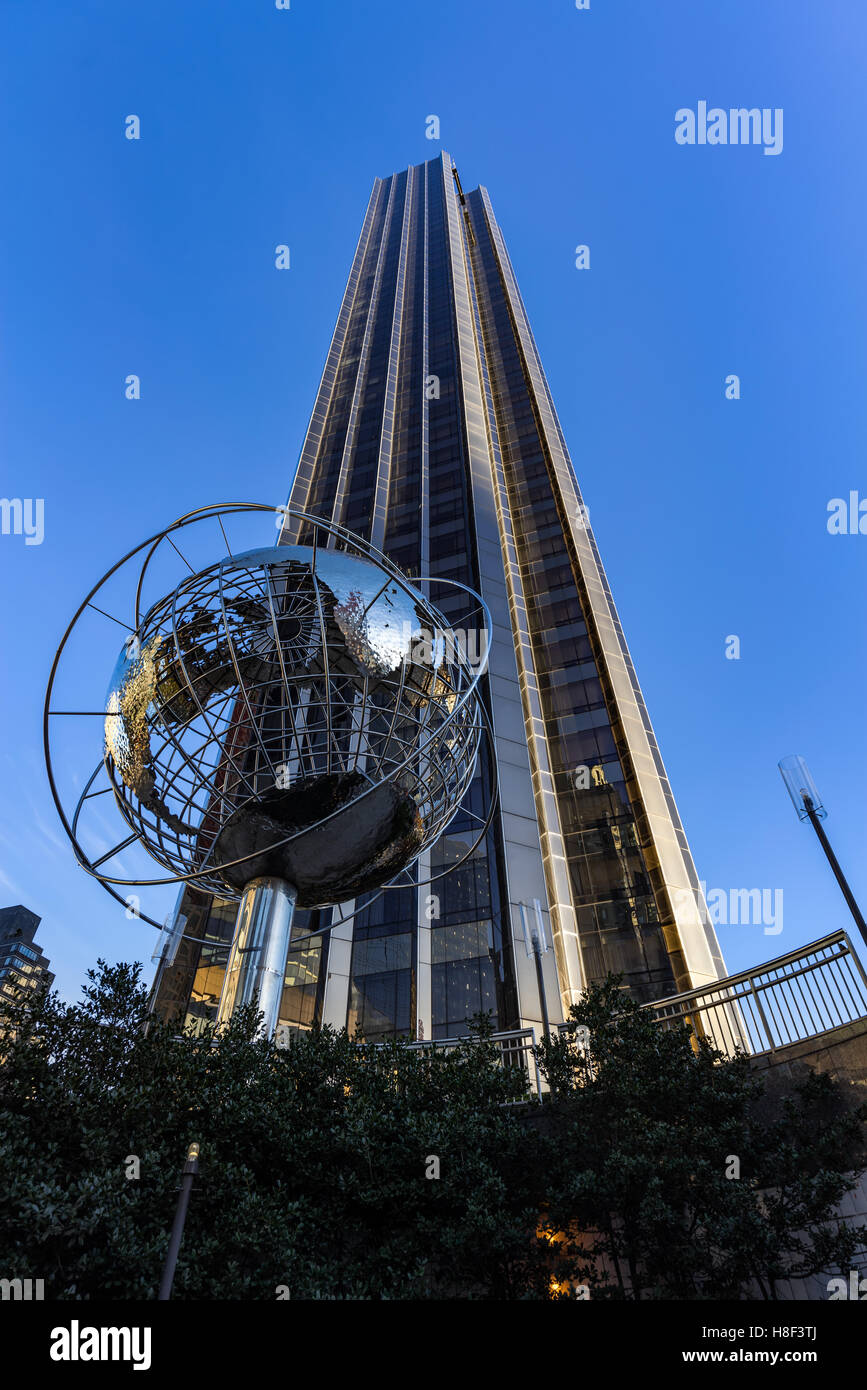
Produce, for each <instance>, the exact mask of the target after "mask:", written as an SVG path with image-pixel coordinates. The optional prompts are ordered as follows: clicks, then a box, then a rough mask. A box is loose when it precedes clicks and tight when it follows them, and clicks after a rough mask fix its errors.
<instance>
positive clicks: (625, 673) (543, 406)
mask: <svg viewBox="0 0 867 1390" xmlns="http://www.w3.org/2000/svg"><path fill="white" fill-rule="evenodd" d="M479 193H480V196H481V199H482V203H483V206H484V209H485V217H486V219H487V223H488V228H489V231H490V235H491V242H492V245H493V247H494V251H495V255H496V258H497V262H498V266H499V270H500V275H501V277H502V281H503V286H504V289H505V293H506V299H507V302H508V304H509V310H510V313H511V316H512V321H513V324H514V326H515V331H516V333H517V337H518V345H519V348H520V351H521V356H522V359H523V363H524V371H525V374H526V377H527V382H528V387H529V390H530V392H531V395H532V397H533V400H534V404H535V408H536V410H537V413H538V417H539V420H540V425H541V438H542V444H543V446H544V448H545V450H546V453H547V457H548V460H549V463H550V466H551V468H552V470H553V478H552V485H555V486H556V488H557V489H558V491H559V500H560V504H561V512H562V516H563V519H564V522H565V524H566V526H567V527H568V535H569V539H570V540H571V542H572V545H573V548H574V554H575V557H576V560H577V565H578V570H579V574H580V579H581V582H582V584H583V587H584V591H585V593H586V595H587V600H588V604H589V608H590V612H589V613H588V614H587V615H586V616H587V619H588V626H589V625H590V623H591V622H592V624H593V626H594V628H595V636H596V639H597V642H598V646H599V649H600V650H601V652H602V655H603V659H604V662H605V667H606V671H605V674H606V675H607V680H608V684H609V687H610V689H611V691H612V693H613V701H614V704H615V709H614V710H610V711H609V713H610V715H611V716H612V717H616V719H617V720H618V721H619V724H620V727H621V729H622V731H623V734H624V738H625V741H626V744H627V746H628V749H629V756H630V761H631V763H632V768H633V771H634V777H635V783H636V784H637V785H636V786H635V787H634V788H631V789H630V792H631V794H632V793H633V791H634V792H637V797H636V799H637V801H638V806H637V807H636V811H638V812H643V815H644V818H645V821H646V824H647V826H648V827H649V830H650V841H651V844H650V847H649V851H648V847H647V846H644V845H643V846H642V848H643V849H644V851H645V853H648V852H649V856H650V859H649V863H648V869H649V870H650V873H651V879H652V878H653V871H654V869H658V871H659V877H660V878H661V880H662V890H661V891H662V897H663V901H662V902H660V903H659V907H660V915H661V917H662V919H663V920H662V926H663V931H664V932H665V934H666V940H667V945H668V949H669V953H670V955H671V957H672V965H673V967H674V969H675V972H676V976H677V983H678V987H679V988H680V989H688V988H693V987H695V986H698V985H703V984H708V983H710V982H712V981H713V980H716V979H719V978H720V976H721V973H722V972H721V969H720V967H719V966H718V965H717V963H716V962H715V960H714V956H713V954H712V951H711V947H710V944H709V940H708V929H707V926H706V925H705V922H703V920H702V913H701V909H700V903H699V901H698V897H697V894H696V892H695V890H694V889H693V887H692V884H691V882H690V876H689V871H688V866H687V860H686V857H685V855H684V853H683V851H682V849H681V846H680V844H679V843H678V839H677V834H676V829H675V825H674V822H673V820H672V817H671V814H670V812H669V808H668V804H667V802H666V799H665V792H664V788H663V786H662V783H661V780H660V777H659V774H658V772H657V769H656V764H655V762H654V758H653V753H652V750H651V747H650V743H649V740H648V737H647V732H646V730H645V727H644V720H643V718H642V713H641V710H640V709H639V705H638V702H637V700H636V697H635V692H634V690H633V687H632V682H631V678H630V674H629V670H628V668H627V666H626V661H625V658H624V654H623V645H625V644H623V645H622V644H621V641H620V639H619V637H618V628H619V627H620V623H619V619H618V617H617V613H616V610H615V608H614V604H613V601H612V600H611V599H610V598H609V596H608V593H607V586H606V584H605V581H604V576H603V575H602V573H601V570H600V567H599V564H598V562H597V559H596V553H595V548H594V545H593V544H592V542H591V533H590V528H589V526H588V525H587V524H586V520H585V518H586V513H585V511H584V507H583V503H582V500H581V494H580V491H579V489H578V484H577V481H576V479H575V474H574V472H573V469H572V464H571V460H570V459H569V456H568V454H567V453H566V450H565V447H564V445H563V442H562V434H561V431H560V429H559V425H558V422H557V419H556V415H555V413H554V406H553V402H552V400H551V396H550V393H549V391H548V389H547V382H546V380H545V375H544V372H543V371H542V364H541V360H540V358H539V353H538V349H537V347H536V343H535V340H534V338H533V334H532V331H531V329H530V324H529V320H528V318H527V313H526V310H525V309H524V305H523V302H522V300H521V295H520V291H519V290H518V285H517V280H516V278H515V273H514V270H513V269H512V265H511V262H510V260H509V256H508V252H507V251H506V247H505V244H504V241H503V237H502V234H501V232H500V229H499V226H498V224H497V220H496V218H495V216H494V212H493V208H492V206H491V201H490V198H489V197H488V192H487V189H485V188H480V189H479ZM624 771H625V772H627V771H628V770H627V769H624ZM654 858H655V859H656V861H657V862H656V864H655V865H654V863H653V860H654ZM653 886H654V893H655V895H656V896H657V900H659V896H660V889H659V888H658V887H657V884H656V883H654V885H653ZM705 914H706V909H705ZM672 924H674V928H675V932H676V938H677V939H676V940H672ZM710 934H711V938H712V929H711V932H710ZM717 952H718V948H717ZM678 957H680V964H679V963H678ZM720 960H721V957H720Z"/></svg>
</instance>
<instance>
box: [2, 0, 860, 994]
mask: <svg viewBox="0 0 867 1390" xmlns="http://www.w3.org/2000/svg"><path fill="white" fill-rule="evenodd" d="M0 50H2V54H3V57H2V59H0V64H2V69H3V71H2V82H0V110H2V123H3V132H4V133H3V140H2V153H0V168H2V178H3V189H4V195H5V196H4V214H3V218H2V223H0V237H2V266H0V295H2V321H3V335H2V348H0V352H2V363H0V437H2V472H0V492H2V494H3V495H4V496H7V497H10V498H15V497H18V498H21V499H37V498H41V499H43V500H44V539H43V540H42V543H41V544H39V545H30V546H28V545H26V544H25V538H24V536H23V535H14V534H9V535H2V536H0V583H2V600H0V601H2V608H0V624H2V627H0V632H2V652H3V687H2V720H0V769H2V776H0V904H6V903H16V902H19V901H20V902H23V903H25V904H26V905H28V906H29V907H31V908H32V909H33V910H34V911H36V912H38V913H40V914H41V916H42V917H43V919H44V921H43V926H42V928H41V931H40V938H39V939H40V940H41V942H42V944H43V946H44V948H45V950H46V951H47V952H48V954H49V955H50V957H51V960H52V964H53V968H54V969H55V970H56V972H57V976H58V986H59V987H60V988H61V990H62V991H63V992H64V993H65V994H66V995H67V996H69V997H73V996H74V995H76V994H77V992H78V988H79V986H80V984H81V981H82V978H83V975H84V971H85V968H86V967H87V966H88V965H89V964H91V963H92V962H93V961H94V960H95V958H96V956H97V955H103V956H106V957H108V958H109V959H112V960H116V959H121V958H123V959H130V958H138V959H144V960H145V961H146V962H147V963H148V971H149V972H150V970H151V966H150V955H151V951H152V949H153V945H154V937H155V934H154V932H153V931H152V930H151V929H150V928H147V927H145V926H143V925H142V924H140V923H135V922H131V921H128V920H127V919H126V918H125V916H124V913H123V911H122V910H121V909H119V908H118V907H117V906H116V905H115V904H114V903H113V902H112V901H111V899H110V898H108V897H107V895H105V894H104V892H103V890H102V889H100V888H99V886H98V885H97V884H95V883H94V882H92V881H91V880H89V879H88V878H87V877H86V876H85V875H84V874H83V872H82V871H81V870H80V869H78V868H77V867H76V865H75V864H74V862H73V857H72V853H71V850H70V849H69V847H68V845H67V844H66V843H65V841H64V839H63V836H62V832H61V828H60V826H59V823H58V821H57V818H56V815H55V813H54V809H53V804H52V802H51V799H50V795H49V791H48V786H47V781H46V777H45V774H44V770H43V766H42V752H41V706H42V695H43V691H44V686H45V682H46V678H47V675H48V671H49V667H50V663H51V659H52V655H53V650H54V647H55V645H56V643H57V641H58V639H59V637H60V635H61V633H62V631H63V629H64V627H65V625H66V622H67V620H68V618H69V617H70V616H71V614H72V612H73V610H74V608H75V607H77V604H78V602H79V601H80V599H81V598H83V596H84V594H85V593H86V592H87V590H88V589H89V588H90V586H91V584H92V583H93V582H94V581H95V580H96V579H97V577H98V576H99V574H100V573H101V572H102V571H103V570H104V569H105V568H107V567H108V566H109V565H110V564H111V563H113V562H114V561H115V560H116V559H117V558H118V557H119V556H120V555H121V554H122V553H123V552H124V551H125V550H127V549H129V548H130V547H131V546H132V545H134V544H136V543H137V542H138V541H139V540H142V539H144V538H145V537H146V536H147V535H149V534H151V533H152V532H153V531H155V530H157V529H159V528H160V527H161V526H162V525H164V524H166V523H167V522H169V521H170V520H171V519H173V518H174V517H175V516H178V515H179V514H181V513H182V512H185V511H187V510H189V509H190V508H193V507H196V506H199V505H202V504H205V503H210V502H222V501H230V500H241V499H251V500H257V501H265V502H271V501H273V502H274V503H275V505H276V504H278V503H280V502H282V501H284V500H285V497H286V495H287V493H288V490H289V485H290V483H291V480H292V476H293V473H294V469H295V465H296V460H297V457H298V453H299V450H300V447H301V443H302V439H303V434H304V430H305V428H306V424H307V418H308V415H309V411H310V409H311V407H312V403H313V399H314V394H315V390H316V386H317V383H318V379H319V374H320V372H321V369H322V365H323V362H324V358H325V353H326V350H327V347H328V343H329V341H330V337H331V332H332V329H333V325H334V319H335V317H336V314H337V309H338V306H339V301H340V296H341V293H342V290H343V286H344V283H345V280H346V275H347V273H348V270H349V265H350V261H351V257H352V253H353V251H354V248H355V243H356V239H357V236H358V232H359V229H360V225H361V219H362V216H363V213H364V209H365V206H366V203H367V199H368V196H369V192H370V187H371V184H372V180H373V178H374V176H376V175H387V174H389V173H391V172H392V171H393V170H396V169H401V168H404V167H406V166H407V164H409V163H417V162H419V161H421V160H423V159H428V158H431V157H433V156H435V155H436V154H438V153H439V151H440V150H441V149H443V148H445V149H447V150H448V151H449V153H450V154H451V155H452V156H453V158H454V159H455V161H456V163H457V165H458V168H459V171H460V174H461V178H462V181H463V185H464V187H465V188H466V189H470V188H474V187H476V185H477V184H479V183H484V184H485V185H486V186H487V188H488V189H489V192H490V194H491V198H492V200H493V204H494V208H495V211H496V213H497V217H498V219H499V221H500V223H501V226H502V228H503V231H504V235H505V237H506V240H507V244H508V246H509V249H510V253H511V256H512V260H513V263H514V265H515V268H516V272H517V275H518V280H519V283H520V286H521V289H522V293H523V296H524V299H525V302H526V304H527V308H528V312H529V314H530V319H531V322H532V324H533V328H534V332H535V334H536V338H537V341H538V343H539V347H540V351H541V354H542V360H543V362H544V364H545V368H546V370H547V373H548V376H549V379H550V382H551V387H552V390H553V394H554V399H555V402H556V404H557V407H558V409H559V412H560V416H561V419H562V423H563V427H564V431H565V434H566V439H567V442H568V444H569V447H570V450H571V452H572V457H573V460H574V463H575V468H576V472H577V474H578V479H579V482H580V484H581V487H582V489H583V492H584V496H585V500H586V502H587V505H588V507H589V509H590V516H591V521H592V524H593V527H594V531H595V533H596V537H597V540H598V542H599V546H600V549H601V552H602V556H603V560H604V563H605V565H606V568H607V571H608V575H609V578H610V581H611V585H612V588H613V591H614V596H615V600H616V602H617V604H618V607H619V610H620V615H621V618H622V620H623V624H624V628H625V631H626V635H627V640H628V641H629V644H630V647H631V650H632V654H633V657H634V659H635V663H636V667H637V670H638V674H639V679H640V681H641V684H642V687H643V689H644V692H645V696H646V698H647V702H648V706H649V709H650V713H651V718H652V719H653V721H654V725H655V728H656V732H657V735H658V738H659V743H660V746H661V749H662V754H663V758H664V760H665V762H666V765H667V768H668V771H669V775H670V778H671V782H672V786H673V789H674V794H675V797H676V799H677V801H678V805H679V807H680V812H681V816H682V818H683V821H684V824H685V827H686V831H687V835H688V837H689V840H690V843H691V846H692V850H693V855H694V857H695V860H696V864H697V866H698V870H699V875H700V877H702V878H704V880H705V881H706V882H707V884H708V888H709V889H712V888H716V889H721V890H722V891H724V892H725V893H726V894H729V893H730V892H731V891H732V890H737V889H740V888H747V889H749V888H765V889H769V890H777V889H779V890H782V891H783V894H784V898H783V902H784V913H783V929H782V931H779V932H777V931H773V930H772V931H770V932H768V931H766V930H765V927H764V926H763V925H762V924H761V923H757V924H742V925H735V926H732V925H726V926H723V925H720V927H719V928H718V930H719V935H720V940H721V944H722V948H723V953H724V955H725V957H726V960H727V963H728V965H729V967H730V968H731V969H732V970H734V969H739V968H743V967H745V966H747V965H750V964H755V963H757V962H759V961H761V960H763V959H768V958H770V957H772V956H774V955H777V954H780V953H781V952H783V951H785V950H789V949H792V948H794V947H797V946H799V945H801V944H803V943H805V942H808V941H811V940H814V939H816V938H818V937H820V936H822V935H824V934H825V933H827V932H829V931H831V930H833V929H835V928H837V927H840V926H846V927H850V926H851V920H850V919H848V916H847V911H846V908H845V905H844V903H843V901H842V898H841V896H840V894H839V892H838V890H837V887H836V885H835V883H834V882H833V879H832V878H831V875H830V871H829V870H828V868H827V866H826V864H825V861H824V859H823V857H822V855H821V851H820V849H819V846H818V844H817V843H816V842H815V838H814V836H813V834H812V831H811V830H810V828H809V826H804V825H799V823H798V822H797V819H796V817H795V814H794V811H793V810H792V807H791V805H790V803H789V802H788V799H787V796H786V793H785V790H784V787H783V784H782V782H781V780H780V777H779V773H778V772H777V768H776V763H777V760H778V759H779V758H780V757H781V756H782V755H784V754H786V753H790V752H794V751H797V752H801V753H803V754H804V755H805V756H806V757H807V758H808V760H809V762H810V764H811V767H812V771H813V774H814V776H815V778H816V781H817V782H818V785H819V788H820V790H821V791H822V793H823V796H824V799H825V801H826V803H827V805H828V807H829V818H828V820H827V822H826V828H827V830H828V832H829V834H830V836H831V838H832V840H833V843H834V844H835V846H836V848H837V851H838V854H839V856H840V858H841V860H842V862H843V864H844V866H845V868H846V869H847V870H848V873H849V876H850V879H851V882H852V884H853V887H854V889H855V891H856V894H858V895H859V896H860V900H861V902H862V905H864V906H867V867H865V862H864V860H865V856H864V786H865V752H867V739H865V716H864V703H865V702H864V687H865V676H867V662H865V617H864V610H865V603H864V594H865V573H867V535H863V536H862V535H829V533H828V529H827V519H828V511H827V508H828V503H829V501H830V500H831V499H832V498H835V497H843V498H847V499H848V496H849V493H850V491H853V490H857V491H859V496H860V497H863V498H865V499H867V467H865V447H864V445H865V393H864V390H863V380H864V374H865V343H867V327H865V312H864V311H865V294H864V291H865V256H864V240H865V238H864V226H865V154H864V132H865V130H867V82H865V80H864V72H865V68H867V7H865V6H864V4H863V3H861V0H822V3H821V4H816V3H815V2H814V0H762V3H761V4H757V3H756V0H727V3H726V4H711V3H709V0H704V2H703V3H698V4H697V3H696V0H657V3H655V4H653V3H649V0H591V4H590V8H589V10H584V11H579V10H577V9H576V7H575V4H574V0H533V2H532V3H530V0H438V2H437V3H436V4H428V3H418V2H416V3H408V0H291V9H290V10H288V11H284V10H278V9H277V8H276V7H275V5H274V3H273V0H149V3H148V4H146V5H142V4H130V5H121V4H118V3H116V0H78V3H77V4H75V5H74V6H71V5H68V4H66V3H62V0H42V2H41V3H39V4H34V3H32V0H31V3H27V0H7V3H6V4H5V5H3V6H2V13H0ZM700 101H706V102H707V104H708V107H709V108H712V107H720V108H723V109H725V110H728V109H729V108H731V107H741V106H744V107H759V108H769V109H770V110H775V109H776V108H782V110H783V112H784V125H783V132H784V139H783V148H782V151H781V152H780V153H779V154H777V155H765V154H764V152H763V149H762V148H761V147H760V146H740V145H717V146H711V145H704V146H702V145H698V144H696V145H694V146H687V145H679V144H678V143H677V142H676V140H675V125H676V122H675V112H676V111H677V110H679V109H681V108H691V109H693V110H697V108H698V103H699V102H700ZM130 114H134V115H137V116H138V117H139V118H140V121H141V138H140V140H137V141H131V140H127V139H126V138H125V134H124V130H125V125H124V123H125V120H126V117H127V116H128V115H130ZM429 115H437V116H438V117H439V120H440V124H441V136H442V138H441V141H431V140H428V139H426V138H425V130H426V117H428V116H429ZM281 243H285V244H288V245H289V246H290V249H291V269H290V270H288V271H278V270H277V269H276V268H275V265H274V249H275V247H276V246H277V245H278V244H281ZM578 244H586V245H588V246H589V247H590V268H589V269H588V270H577V269H576V268H575V247H576V246H577V245H578ZM130 373H135V374H137V375H139V376H140V378H141V399H140V400H138V401H130V400H127V399H125V395H124V382H125V378H126V377H127V376H128V375H129V374H130ZM732 373H735V374H737V375H738V376H739V378H740V383H741V385H740V390H741V396H740V399H739V400H727V399H726V396H725V380H726V377H727V376H729V375H730V374H732ZM865 527H867V522H865ZM268 529H269V528H268V527H267V525H266V527H265V532H263V534H266V533H267V532H268ZM271 534H273V533H271ZM119 632H120V630H119V629H118V630H117V633H119ZM116 635H117V634H115V635H114V636H113V637H111V641H110V643H109V645H107V646H106V650H105V679H106V681H107V679H108V675H109V673H110V670H111V667H112V665H113V662H114V656H115V645H114V644H115V638H116ZM121 635H122V634H121ZM731 636H736V637H738V638H739V640H740V657H739V659H738V660H729V659H727V658H726V639H727V638H728V637H731ZM730 645H731V644H730ZM92 736H93V738H94V740H95V742H94V750H93V754H94V761H95V760H96V758H97V757H98V756H99V747H98V728H95V729H94V731H93V735H92ZM173 897H174V895H173V894H169V895H168V898H166V897H165V895H163V896H162V897H159V898H157V899H155V900H153V903H152V905H153V906H154V907H155V909H156V910H155V912H154V915H156V916H159V917H162V915H163V913H164V912H165V911H166V909H167V907H168V906H170V903H171V901H172V900H173Z"/></svg>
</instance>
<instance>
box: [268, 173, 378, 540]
mask: <svg viewBox="0 0 867 1390" xmlns="http://www.w3.org/2000/svg"><path fill="white" fill-rule="evenodd" d="M382 186H383V184H382V179H374V183H373V188H372V190H371V193H370V199H369V201H368V204H367V212H366V213H365V216H364V221H363V223H362V225H361V232H360V233H359V237H358V244H357V246H356V248H355V255H354V256H353V258H352V269H351V271H350V273H349V279H348V281H347V282H346V289H345V290H344V292H343V301H342V303H341V305H340V313H339V314H338V315H337V323H336V324H335V326H334V332H333V333H332V335H331V345H330V347H329V349H328V356H327V357H326V359H325V368H324V370H323V372H322V379H321V381H320V383H319V390H318V391H317V393H316V403H315V405H314V407H313V414H312V415H311V416H310V423H309V424H308V426H307V434H306V436H305V438H304V444H303V447H302V449H301V455H300V457H299V460H298V467H297V469H296V471H295V478H294V480H293V483H292V489H291V492H290V494H289V501H290V505H291V506H293V507H298V508H300V509H301V510H306V508H307V505H308V502H309V499H310V489H311V485H312V482H313V475H314V471H315V468H316V464H317V462H318V458H319V450H320V448H321V446H322V435H323V433H324V430H325V424H326V421H327V419H328V413H329V411H330V409H331V402H332V400H333V398H334V387H335V384H336V382H337V376H338V372H339V370H340V362H341V358H342V356H343V351H344V348H345V346H346V335H347V333H348V331H349V325H350V323H351V322H352V314H353V310H354V309H355V303H356V300H357V298H358V289H359V286H360V284H361V277H362V270H363V267H364V262H365V259H366V257H367V250H368V246H369V244H370V236H371V231H372V229H373V224H374V222H375V220H376V211H377V208H378V206H379V200H380V195H381V192H382ZM300 528H301V523H300V522H297V521H294V520H293V519H292V518H287V520H285V521H284V523H283V528H282V530H281V532H280V539H279V544H280V545H291V544H293V543H295V542H297V540H298V535H299V532H300Z"/></svg>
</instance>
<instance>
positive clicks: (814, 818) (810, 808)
mask: <svg viewBox="0 0 867 1390" xmlns="http://www.w3.org/2000/svg"><path fill="white" fill-rule="evenodd" d="M779 769H780V773H781V775H782V778H783V781H784V782H785V784H786V787H787V788H788V792H789V796H790V797H791V798H792V804H793V806H794V808H795V810H796V811H797V813H798V819H799V820H809V822H810V824H811V825H812V827H813V829H814V830H815V832H816V834H817V835H818V837H819V844H820V845H821V846H822V848H823V850H824V851H825V855H826V858H827V860H828V863H829V864H830V865H831V868H832V869H833V870H834V877H835V878H836V880H837V882H838V883H839V885H840V887H841V889H842V890H843V897H844V898H845V899H846V902H847V904H848V906H849V911H850V912H851V913H852V916H853V917H854V918H855V921H856V922H857V924H858V930H859V931H860V933H861V935H862V937H863V938H864V943H865V945H867V922H865V921H864V917H863V914H862V912H861V909H860V907H859V906H858V904H857V903H856V901H855V897H854V894H853V893H852V889H851V888H850V887H849V884H848V883H847V882H846V876H845V874H844V873H843V870H842V869H841V868H840V865H839V864H838V863H837V856H836V855H835V853H834V851H833V850H832V848H831V845H830V842H829V840H828V836H827V835H826V834H825V832H824V830H823V829H822V825H821V822H822V821H823V820H824V819H825V817H826V816H827V814H828V812H827V811H826V810H825V807H824V806H823V805H822V798H821V797H820V795H819V792H818V789H817V787H816V784H815V782H814V781H813V778H812V776H811V775H810V769H809V768H808V767H807V764H806V763H805V762H804V759H803V758H802V757H800V756H799V755H798V754H797V753H791V754H790V755H789V757H787V758H781V760H780V762H779Z"/></svg>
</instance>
